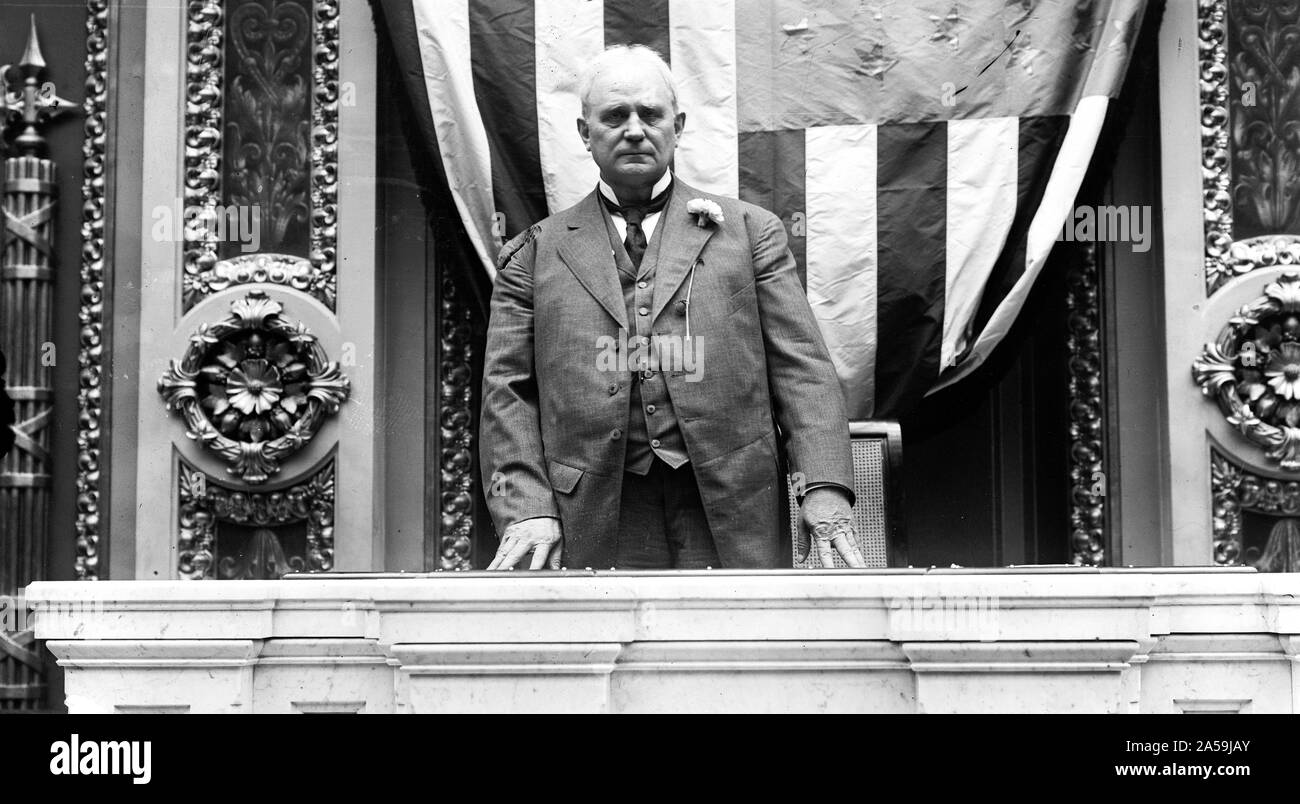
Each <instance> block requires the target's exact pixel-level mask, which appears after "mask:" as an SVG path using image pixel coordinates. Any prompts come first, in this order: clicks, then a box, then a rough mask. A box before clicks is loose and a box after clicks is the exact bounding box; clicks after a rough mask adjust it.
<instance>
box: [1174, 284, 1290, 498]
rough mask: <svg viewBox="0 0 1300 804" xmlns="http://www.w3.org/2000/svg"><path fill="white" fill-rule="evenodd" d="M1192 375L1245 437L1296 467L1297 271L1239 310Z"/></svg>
mask: <svg viewBox="0 0 1300 804" xmlns="http://www.w3.org/2000/svg"><path fill="white" fill-rule="evenodd" d="M1192 377H1193V378H1194V379H1195V380H1196V383H1197V384H1198V385H1200V386H1201V392H1202V393H1204V394H1205V395H1206V396H1208V397H1211V398H1213V399H1214V400H1215V401H1216V402H1217V403H1218V406H1219V410H1220V411H1221V412H1222V413H1223V415H1224V417H1225V418H1226V419H1227V421H1228V423H1229V424H1230V425H1232V426H1233V427H1234V428H1236V429H1237V431H1238V432H1239V433H1241V434H1242V435H1243V436H1245V437H1246V438H1247V440H1249V441H1250V442H1251V443H1252V444H1255V445H1256V446H1259V447H1261V448H1262V449H1263V450H1264V454H1265V455H1267V456H1268V458H1269V459H1271V460H1273V461H1275V462H1276V463H1277V464H1278V466H1279V467H1280V468H1281V469H1282V470H1284V471H1288V472H1295V471H1300V274H1294V273H1288V274H1283V275H1282V276H1281V277H1280V278H1279V279H1278V280H1277V281H1275V282H1270V283H1269V284H1268V285H1267V286H1266V287H1265V288H1264V295H1263V296H1261V297H1259V298H1257V299H1255V300H1254V301H1252V302H1250V303H1249V304H1246V305H1245V306H1243V307H1242V308H1241V309H1240V310H1238V311H1237V314H1236V315H1234V316H1233V317H1232V318H1231V319H1229V321H1228V324H1227V326H1225V327H1224V328H1223V330H1222V331H1221V332H1220V333H1219V337H1218V339H1217V340H1216V341H1215V342H1214V343H1211V344H1207V345H1206V346H1205V349H1204V350H1203V351H1202V353H1201V356H1200V357H1199V358H1197V360H1196V361H1195V362H1194V363H1193V364H1192Z"/></svg>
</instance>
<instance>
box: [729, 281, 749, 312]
mask: <svg viewBox="0 0 1300 804" xmlns="http://www.w3.org/2000/svg"><path fill="white" fill-rule="evenodd" d="M755 296H756V294H755V289H754V282H753V281H752V280H751V281H750V283H749V284H748V285H745V286H744V287H743V288H741V289H740V290H738V291H736V292H735V293H733V294H731V296H730V297H729V298H728V299H727V315H731V314H732V313H734V312H736V311H737V310H740V309H742V308H745V307H749V306H750V305H752V304H753V303H754V299H755Z"/></svg>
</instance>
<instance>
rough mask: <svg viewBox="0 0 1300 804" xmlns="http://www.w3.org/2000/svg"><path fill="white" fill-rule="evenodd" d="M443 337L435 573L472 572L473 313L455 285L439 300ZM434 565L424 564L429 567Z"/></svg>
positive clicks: (445, 285)
mask: <svg viewBox="0 0 1300 804" xmlns="http://www.w3.org/2000/svg"><path fill="white" fill-rule="evenodd" d="M439 303H440V309H439V314H440V316H441V322H442V332H441V333H440V334H439V338H438V350H439V362H438V366H439V368H438V371H439V374H440V380H441V382H440V383H439V388H440V390H441V396H440V397H439V399H438V425H439V430H440V432H439V443H440V447H441V449H440V453H441V454H440V455H439V456H438V459H439V465H440V466H441V467H442V476H441V480H442V483H441V489H440V490H441V499H440V500H439V507H440V509H441V511H442V521H441V523H440V524H441V528H440V529H439V535H438V541H439V547H438V558H437V563H436V568H438V569H444V570H468V569H473V568H474V567H473V560H474V553H473V546H474V545H473V539H474V458H473V456H474V433H473V430H472V427H473V423H474V412H473V391H474V389H473V382H472V380H473V376H474V372H473V359H472V358H473V349H474V345H473V338H472V337H471V328H470V320H471V318H470V316H471V313H470V310H469V308H468V307H466V306H465V305H464V304H462V303H461V302H460V299H459V298H458V296H457V292H456V286H455V284H454V283H453V282H452V281H451V280H450V279H447V278H444V279H443V280H442V284H441V293H440V297H439ZM431 563H433V562H429V561H426V565H428V564H431Z"/></svg>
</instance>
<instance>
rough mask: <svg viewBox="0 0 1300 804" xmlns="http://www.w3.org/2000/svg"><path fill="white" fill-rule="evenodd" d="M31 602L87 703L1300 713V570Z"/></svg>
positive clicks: (134, 591) (408, 586) (567, 577)
mask: <svg viewBox="0 0 1300 804" xmlns="http://www.w3.org/2000/svg"><path fill="white" fill-rule="evenodd" d="M27 598H28V602H29V605H34V607H35V610H36V637H37V639H40V640H46V642H45V646H46V647H47V648H48V649H49V650H50V651H52V652H53V653H54V655H55V656H56V657H58V660H59V664H60V665H61V666H62V667H63V668H64V669H65V672H66V689H67V704H68V708H69V710H70V711H72V712H158V711H161V712H258V713H261V712H1199V711H1216V712H1224V711H1227V712H1296V711H1300V659H1298V658H1297V654H1298V652H1300V636H1298V635H1300V575H1264V574H1257V573H1254V572H1253V571H1233V570H1191V569H1166V570H1155V571H1138V570H1100V571H1099V570H1084V569H1079V570H1068V569H1061V570H1042V569H1038V570H1032V569H1031V570H1008V571H1002V572H988V571H961V570H941V571H935V570H931V571H928V572H927V571H924V570H892V571H852V570H845V571H833V572H807V573H796V572H786V571H782V572H763V573H730V572H683V573H662V574H660V573H610V572H601V573H581V572H578V573H573V572H570V573H543V574H530V573H525V572H515V573H509V574H489V573H460V574H450V573H435V574H429V575H400V576H398V575H377V576H331V577H324V576H314V577H294V578H286V579H284V580H280V581H244V582H186V581H118V582H113V581H110V582H100V583H76V582H60V583H36V584H33V585H32V586H30V587H28V590H27Z"/></svg>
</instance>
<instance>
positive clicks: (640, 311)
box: [637, 307, 650, 315]
mask: <svg viewBox="0 0 1300 804" xmlns="http://www.w3.org/2000/svg"><path fill="white" fill-rule="evenodd" d="M637 314H638V315H650V308H649V307H640V308H638V309H637Z"/></svg>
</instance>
